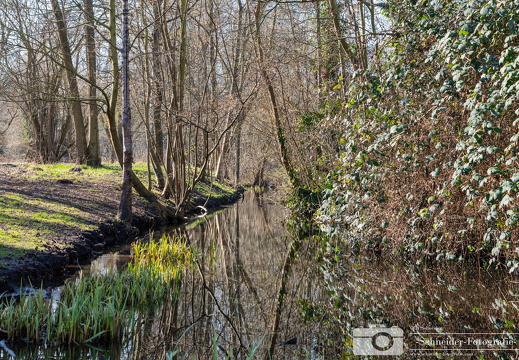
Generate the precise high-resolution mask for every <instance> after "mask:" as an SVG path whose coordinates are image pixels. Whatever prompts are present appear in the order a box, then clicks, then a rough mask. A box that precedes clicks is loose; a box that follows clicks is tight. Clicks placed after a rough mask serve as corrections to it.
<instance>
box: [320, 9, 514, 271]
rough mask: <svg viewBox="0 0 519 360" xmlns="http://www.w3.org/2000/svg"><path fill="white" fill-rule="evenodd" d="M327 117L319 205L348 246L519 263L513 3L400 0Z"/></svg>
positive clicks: (322, 216)
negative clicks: (328, 158)
mask: <svg viewBox="0 0 519 360" xmlns="http://www.w3.org/2000/svg"><path fill="white" fill-rule="evenodd" d="M387 11H388V14H387V16H388V17H389V19H390V21H391V22H392V24H393V36H392V38H391V41H390V42H389V43H388V44H387V45H386V46H385V47H384V50H381V51H379V53H378V54H375V55H374V56H375V57H376V61H373V63H372V66H371V68H370V70H369V71H368V72H366V73H364V74H357V75H356V77H355V79H354V81H352V82H351V87H350V88H349V89H348V95H347V98H346V99H345V101H344V104H345V106H344V108H343V110H342V112H341V114H340V115H338V116H337V117H336V118H335V121H336V122H337V123H338V124H339V125H340V127H341V129H342V131H343V133H342V138H341V142H342V143H343V145H344V152H343V154H342V155H341V157H340V161H339V164H338V166H337V170H336V171H335V172H334V173H331V174H330V175H329V188H328V189H327V190H326V198H325V200H324V203H323V204H322V207H321V209H320V211H319V213H318V219H319V220H320V222H321V223H322V225H323V228H324V229H325V230H326V231H327V232H330V233H335V234H340V235H341V236H342V237H344V239H346V240H345V241H347V242H349V243H350V244H351V245H352V246H359V247H370V248H374V249H385V251H387V250H390V251H397V252H406V253H409V252H414V253H418V254H420V255H428V256H432V257H435V258H438V259H439V258H447V259H459V258H460V257H461V258H464V257H467V256H469V255H470V254H475V255H477V256H485V257H490V258H492V259H493V260H491V261H495V260H496V259H500V258H501V259H502V258H503V257H506V258H507V259H508V264H509V266H511V267H512V268H515V267H517V266H518V265H519V263H518V262H516V261H515V260H514V259H515V258H516V257H519V228H518V220H519V203H518V199H517V196H518V191H519V190H518V185H519V158H518V156H519V155H518V146H517V145H518V141H519V99H518V94H519V38H518V31H519V0H515V1H512V0H490V1H489V0H485V1H481V0H469V1H445V0H437V1H431V0H428V1H427V0H423V1H411V0H401V1H393V2H390V6H389V8H388V10H387Z"/></svg>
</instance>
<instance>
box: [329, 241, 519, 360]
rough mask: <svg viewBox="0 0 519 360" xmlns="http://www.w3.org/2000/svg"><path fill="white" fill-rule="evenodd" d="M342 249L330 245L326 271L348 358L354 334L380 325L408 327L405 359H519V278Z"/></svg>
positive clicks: (459, 265) (473, 266)
mask: <svg viewBox="0 0 519 360" xmlns="http://www.w3.org/2000/svg"><path fill="white" fill-rule="evenodd" d="M340 248H341V246H340V245H339V244H335V245H334V246H330V247H329V251H328V255H327V256H326V259H325V260H326V261H325V263H326V265H325V266H324V267H323V268H324V271H323V273H324V275H325V278H326V283H327V288H328V290H329V291H330V294H331V295H332V303H333V308H334V309H333V312H334V318H335V319H336V321H337V322H338V323H339V324H340V325H341V329H342V332H343V337H344V338H345V339H347V345H348V352H349V353H351V352H352V350H353V348H354V346H352V345H353V344H354V342H355V338H352V336H351V334H352V332H353V329H355V328H367V327H369V326H370V325H371V326H372V325H374V324H375V325H378V326H383V327H390V326H398V327H400V328H401V329H403V330H404V339H403V340H404V341H403V345H404V346H403V349H404V354H403V355H402V357H404V358H410V359H415V358H416V359H419V358H424V357H426V356H428V357H430V356H433V357H436V356H438V357H439V358H449V359H458V358H459V359H467V358H478V359H479V358H481V359H496V358H500V359H515V358H517V353H519V352H518V351H516V350H515V349H519V342H518V340H519V334H517V333H519V330H518V329H517V324H518V321H519V313H518V311H519V281H518V279H517V278H516V276H513V275H510V274H508V273H507V272H506V271H504V270H503V271H500V270H495V269H494V270H492V271H490V270H486V269H484V268H482V267H480V266H477V265H476V264H471V263H467V262H452V263H445V262H444V263H434V264H427V263H426V264H423V263H419V264H415V263H413V264H409V263H406V262H403V261H402V259H401V258H385V259H380V258H379V257H375V256H373V257H370V256H360V255H358V254H353V253H351V252H347V251H346V250H345V249H342V251H341V249H340ZM504 339H506V340H505V341H503V340H504ZM478 342H479V343H478ZM416 349H424V350H421V351H418V350H416ZM460 349H464V350H460Z"/></svg>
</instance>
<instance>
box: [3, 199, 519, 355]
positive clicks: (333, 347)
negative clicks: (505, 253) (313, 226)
mask: <svg viewBox="0 0 519 360" xmlns="http://www.w3.org/2000/svg"><path fill="white" fill-rule="evenodd" d="M300 225H301V224H300V223H298V222H297V220H296V221H294V220H293V219H292V220H289V219H288V213H287V212H286V210H285V209H284V207H283V206H280V205H277V204H276V203H275V202H273V201H270V200H269V197H268V193H267V195H260V194H257V193H254V192H247V193H246V194H245V197H244V199H243V200H242V201H241V202H239V203H237V204H235V205H234V206H232V207H229V208H226V209H224V210H221V211H218V212H216V213H214V214H210V215H209V216H206V217H204V218H200V219H199V221H196V222H194V223H192V224H190V225H188V226H185V227H182V228H177V229H173V230H171V231H170V233H171V234H172V235H175V236H182V237H184V238H185V239H186V240H187V241H188V242H189V243H190V244H192V245H193V246H194V248H195V249H196V252H197V262H196V264H195V265H194V266H192V267H191V268H189V269H186V270H185V273H184V275H183V280H182V283H181V287H180V295H179V300H178V302H175V303H171V304H166V305H165V306H164V307H163V308H161V309H160V311H158V313H155V314H141V315H140V318H139V319H138V323H139V324H140V325H139V327H138V330H137V331H135V332H133V333H129V334H128V337H127V339H126V340H125V341H124V342H122V343H118V344H107V345H95V346H94V345H92V346H84V345H81V346H80V345H69V346H50V345H39V346H36V345H27V344H21V343H0V359H67V360H68V359H96V360H97V359H101V358H102V357H101V356H104V357H105V358H106V359H112V360H114V359H132V360H133V359H167V358H169V356H168V354H169V355H170V354H172V353H175V354H176V357H175V358H176V359H227V358H231V359H234V358H239V359H247V358H262V359H263V358H265V359H268V354H269V353H270V354H272V356H271V358H272V359H339V358H350V357H351V358H354V353H357V354H358V353H359V351H360V352H362V354H373V353H374V352H373V351H377V349H379V350H378V351H381V352H382V353H383V354H385V355H397V354H400V353H401V352H403V355H401V358H409V359H421V358H426V357H437V356H438V357H442V356H443V358H453V359H456V358H463V359H467V358H482V359H485V358H489V359H491V358H514V357H515V356H516V351H514V350H513V349H514V348H519V346H516V344H517V340H518V336H519V334H515V333H516V332H517V333H519V331H517V330H516V326H517V325H516V324H519V323H518V321H519V317H518V311H519V310H518V309H519V281H518V280H517V279H516V278H515V277H514V276H511V275H509V274H508V273H507V272H506V271H497V270H496V271H487V270H485V269H483V268H482V267H480V266H476V265H474V264H470V263H466V262H452V263H449V264H446V263H443V264H442V265H440V266H430V265H429V266H427V265H425V264H421V263H420V264H417V263H406V262H404V261H402V259H398V258H388V259H380V258H378V257H376V256H367V255H362V256H361V255H359V254H355V253H351V252H348V251H347V250H346V249H345V248H344V247H343V246H342V245H340V243H339V242H338V243H336V244H333V243H332V244H330V243H328V244H324V243H323V242H322V240H321V237H320V236H316V235H312V232H310V231H309V230H308V229H307V228H306V227H304V226H300ZM129 259H130V256H129V249H128V248H122V249H120V251H119V252H117V253H112V254H106V255H104V256H102V257H100V258H99V259H97V260H96V261H95V262H94V263H92V265H91V266H90V267H88V268H85V269H84V272H89V271H90V272H96V273H103V272H107V271H110V269H113V268H121V267H124V266H125V264H126V263H127V262H128V261H129ZM373 324H378V327H377V328H369V327H370V326H372V325H373ZM381 329H382V330H381ZM400 329H401V331H402V333H399V331H400ZM388 333H389V335H388ZM352 334H353V335H354V336H353V338H352V337H351V335H352ZM379 335H380V336H379ZM469 338H470V339H472V340H468V339H469ZM492 339H494V340H493V341H492V342H490V340H492ZM496 339H497V340H503V339H508V340H506V341H501V342H499V341H497V340H496ZM426 340H427V341H426ZM467 341H469V343H467ZM287 342H288V344H287ZM433 345H434V346H433ZM458 345H460V346H458ZM461 345H463V346H461ZM463 349H465V350H463ZM366 351H367V352H366ZM370 351H371V352H370ZM13 353H14V354H15V356H13V355H12V354H13ZM252 353H253V355H252V356H251V354H252Z"/></svg>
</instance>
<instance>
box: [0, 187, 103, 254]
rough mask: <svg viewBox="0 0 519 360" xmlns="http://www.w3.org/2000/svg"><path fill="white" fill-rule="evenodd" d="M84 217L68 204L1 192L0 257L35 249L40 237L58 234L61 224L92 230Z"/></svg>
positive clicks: (78, 210) (50, 236)
mask: <svg viewBox="0 0 519 360" xmlns="http://www.w3.org/2000/svg"><path fill="white" fill-rule="evenodd" d="M86 219H87V216H86V213H85V212H84V211H82V210H80V209H79V208H77V207H75V206H73V205H70V204H65V203H60V202H59V201H51V200H50V199H45V198H41V197H34V196H32V195H26V194H15V193H8V194H2V195H0V245H2V246H0V257H16V256H20V255H22V254H23V253H24V252H25V251H27V250H35V249H36V248H37V247H38V246H39V245H41V244H42V240H44V239H49V238H52V237H55V236H59V235H61V234H62V233H63V229H64V228H69V229H76V230H93V229H94V228H95V227H96V226H95V224H92V223H90V222H89V221H88V220H86ZM2 249H4V250H3V251H2ZM7 249H10V250H9V251H7Z"/></svg>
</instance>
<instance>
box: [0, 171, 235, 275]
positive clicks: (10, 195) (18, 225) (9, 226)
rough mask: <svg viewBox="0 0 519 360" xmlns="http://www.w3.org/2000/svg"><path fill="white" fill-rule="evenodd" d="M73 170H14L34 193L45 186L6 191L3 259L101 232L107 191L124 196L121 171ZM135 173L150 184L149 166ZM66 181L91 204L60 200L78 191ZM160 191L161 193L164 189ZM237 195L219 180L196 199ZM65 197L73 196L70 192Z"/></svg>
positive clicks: (0, 242) (0, 240) (2, 196)
mask: <svg viewBox="0 0 519 360" xmlns="http://www.w3.org/2000/svg"><path fill="white" fill-rule="evenodd" d="M73 167H74V165H73V164H52V165H36V164H21V165H17V166H16V167H13V168H9V171H10V173H9V175H7V176H9V177H11V178H13V177H14V178H17V179H18V180H22V181H24V182H25V183H26V184H27V189H28V191H29V192H30V190H31V188H37V187H38V186H39V187H40V188H41V186H42V184H44V186H43V190H42V191H41V192H40V191H32V193H29V192H28V191H23V192H16V191H10V190H7V191H3V192H0V259H1V258H4V259H9V258H10V259H15V258H18V257H20V256H21V255H23V254H24V253H26V252H27V251H29V250H41V249H42V246H43V245H44V244H45V243H46V241H47V240H49V239H52V238H54V237H58V236H60V235H64V234H66V233H77V232H78V231H80V230H94V229H95V228H97V226H98V222H99V218H100V217H101V215H105V213H106V212H109V211H110V210H109V209H106V208H104V209H103V210H102V211H100V210H99V211H98V210H97V209H101V207H102V206H103V205H106V199H105V198H106V196H107V191H109V192H110V196H111V197H113V198H114V199H115V200H117V198H118V196H119V190H118V186H119V184H120V182H121V168H120V167H119V165H104V166H101V167H96V168H94V167H88V166H83V165H82V166H80V167H81V169H82V171H79V172H71V171H70V169H72V168H73ZM133 168H134V171H135V172H136V174H137V175H138V176H139V177H140V178H141V179H147V166H146V164H144V163H138V164H134V166H133ZM152 175H153V174H152ZM60 179H66V180H71V181H73V183H74V184H75V185H73V186H78V187H77V190H75V191H76V193H75V194H74V193H73V194H69V195H77V196H78V197H83V198H84V200H86V201H83V203H79V200H77V199H75V198H74V197H73V196H68V197H64V196H60V195H61V192H63V191H67V189H68V191H69V192H70V190H71V189H72V191H74V189H76V188H75V187H72V188H67V185H61V184H59V183H58V182H57V181H58V180H60ZM145 183H147V181H145ZM32 184H33V185H34V186H32ZM107 189H108V190H107ZM154 191H155V192H157V193H158V192H159V190H158V189H154ZM234 192H235V189H233V188H232V187H231V186H229V185H226V184H222V183H219V182H216V181H215V182H214V183H213V184H212V187H211V183H209V182H200V183H198V184H197V186H196V188H195V194H194V198H196V199H198V201H202V202H203V201H205V199H207V197H209V196H210V197H211V198H212V199H215V200H219V199H222V198H225V197H227V196H229V195H231V194H233V193H234ZM63 194H64V195H67V194H66V192H65V193H63ZM111 212H112V214H111V215H110V214H106V216H109V215H110V216H111V217H108V218H104V219H101V220H102V221H106V220H110V219H112V218H114V217H115V214H116V212H117V209H116V208H113V209H112V211H111ZM96 219H97V220H96ZM55 245H58V244H57V243H56V244H55ZM3 265H5V263H2V262H0V266H3Z"/></svg>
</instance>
